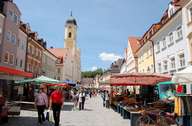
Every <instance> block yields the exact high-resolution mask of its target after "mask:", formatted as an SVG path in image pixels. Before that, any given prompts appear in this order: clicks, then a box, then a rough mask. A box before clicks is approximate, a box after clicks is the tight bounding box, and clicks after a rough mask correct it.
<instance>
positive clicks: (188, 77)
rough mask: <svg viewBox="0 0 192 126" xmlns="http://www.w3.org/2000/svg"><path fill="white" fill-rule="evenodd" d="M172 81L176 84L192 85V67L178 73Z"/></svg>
mask: <svg viewBox="0 0 192 126" xmlns="http://www.w3.org/2000/svg"><path fill="white" fill-rule="evenodd" d="M172 81H173V82H175V83H192V66H189V67H187V68H185V69H184V70H181V71H179V72H176V73H175V75H174V76H173V77H172Z"/></svg>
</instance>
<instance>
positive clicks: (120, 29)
mask: <svg viewBox="0 0 192 126" xmlns="http://www.w3.org/2000/svg"><path fill="white" fill-rule="evenodd" d="M14 2H15V3H16V4H17V5H18V7H19V9H20V10H21V13H22V17H21V19H22V20H23V21H24V22H26V23H29V24H30V26H31V29H32V30H33V31H36V32H38V34H39V37H42V38H44V39H45V40H46V41H47V44H48V47H50V46H53V47H59V48H62V47H63V46H64V24H65V21H66V20H67V18H68V17H69V16H70V11H71V10H72V11H73V16H74V17H75V18H76V20H77V23H78V36H77V37H78V38H77V43H78V47H79V48H80V49H81V66H82V70H92V69H95V68H99V67H101V68H105V69H106V68H108V67H109V65H110V64H111V63H112V61H113V60H114V59H117V58H119V57H123V56H124V48H126V47H127V39H128V36H141V35H143V34H144V32H145V31H146V30H147V29H148V28H149V27H150V26H151V25H152V24H153V23H155V22H158V21H159V20H160V18H161V16H162V15H163V12H164V11H165V9H166V8H167V6H168V3H169V2H170V1H169V0H14Z"/></svg>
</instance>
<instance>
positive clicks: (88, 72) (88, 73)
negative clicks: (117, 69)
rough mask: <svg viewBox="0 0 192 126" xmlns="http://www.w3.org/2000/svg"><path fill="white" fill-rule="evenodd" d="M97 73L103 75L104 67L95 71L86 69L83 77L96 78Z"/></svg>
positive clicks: (82, 73)
mask: <svg viewBox="0 0 192 126" xmlns="http://www.w3.org/2000/svg"><path fill="white" fill-rule="evenodd" d="M96 75H103V69H101V68H99V69H97V70H95V71H84V72H81V77H82V78H94V77H95V76H96Z"/></svg>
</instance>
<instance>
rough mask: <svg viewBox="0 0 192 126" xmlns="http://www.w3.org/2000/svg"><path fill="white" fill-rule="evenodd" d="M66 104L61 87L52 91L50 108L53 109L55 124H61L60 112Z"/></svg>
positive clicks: (56, 125) (57, 125)
mask: <svg viewBox="0 0 192 126" xmlns="http://www.w3.org/2000/svg"><path fill="white" fill-rule="evenodd" d="M63 105H64V96H63V92H62V89H61V88H58V89H56V90H55V91H53V92H52V93H51V97H50V108H49V109H51V108H52V110H53V118H54V121H55V126H59V122H60V112H61V108H62V106H63Z"/></svg>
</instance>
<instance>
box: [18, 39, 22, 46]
mask: <svg viewBox="0 0 192 126" xmlns="http://www.w3.org/2000/svg"><path fill="white" fill-rule="evenodd" d="M20 43H21V42H20V39H19V40H18V42H17V47H19V46H20Z"/></svg>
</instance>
